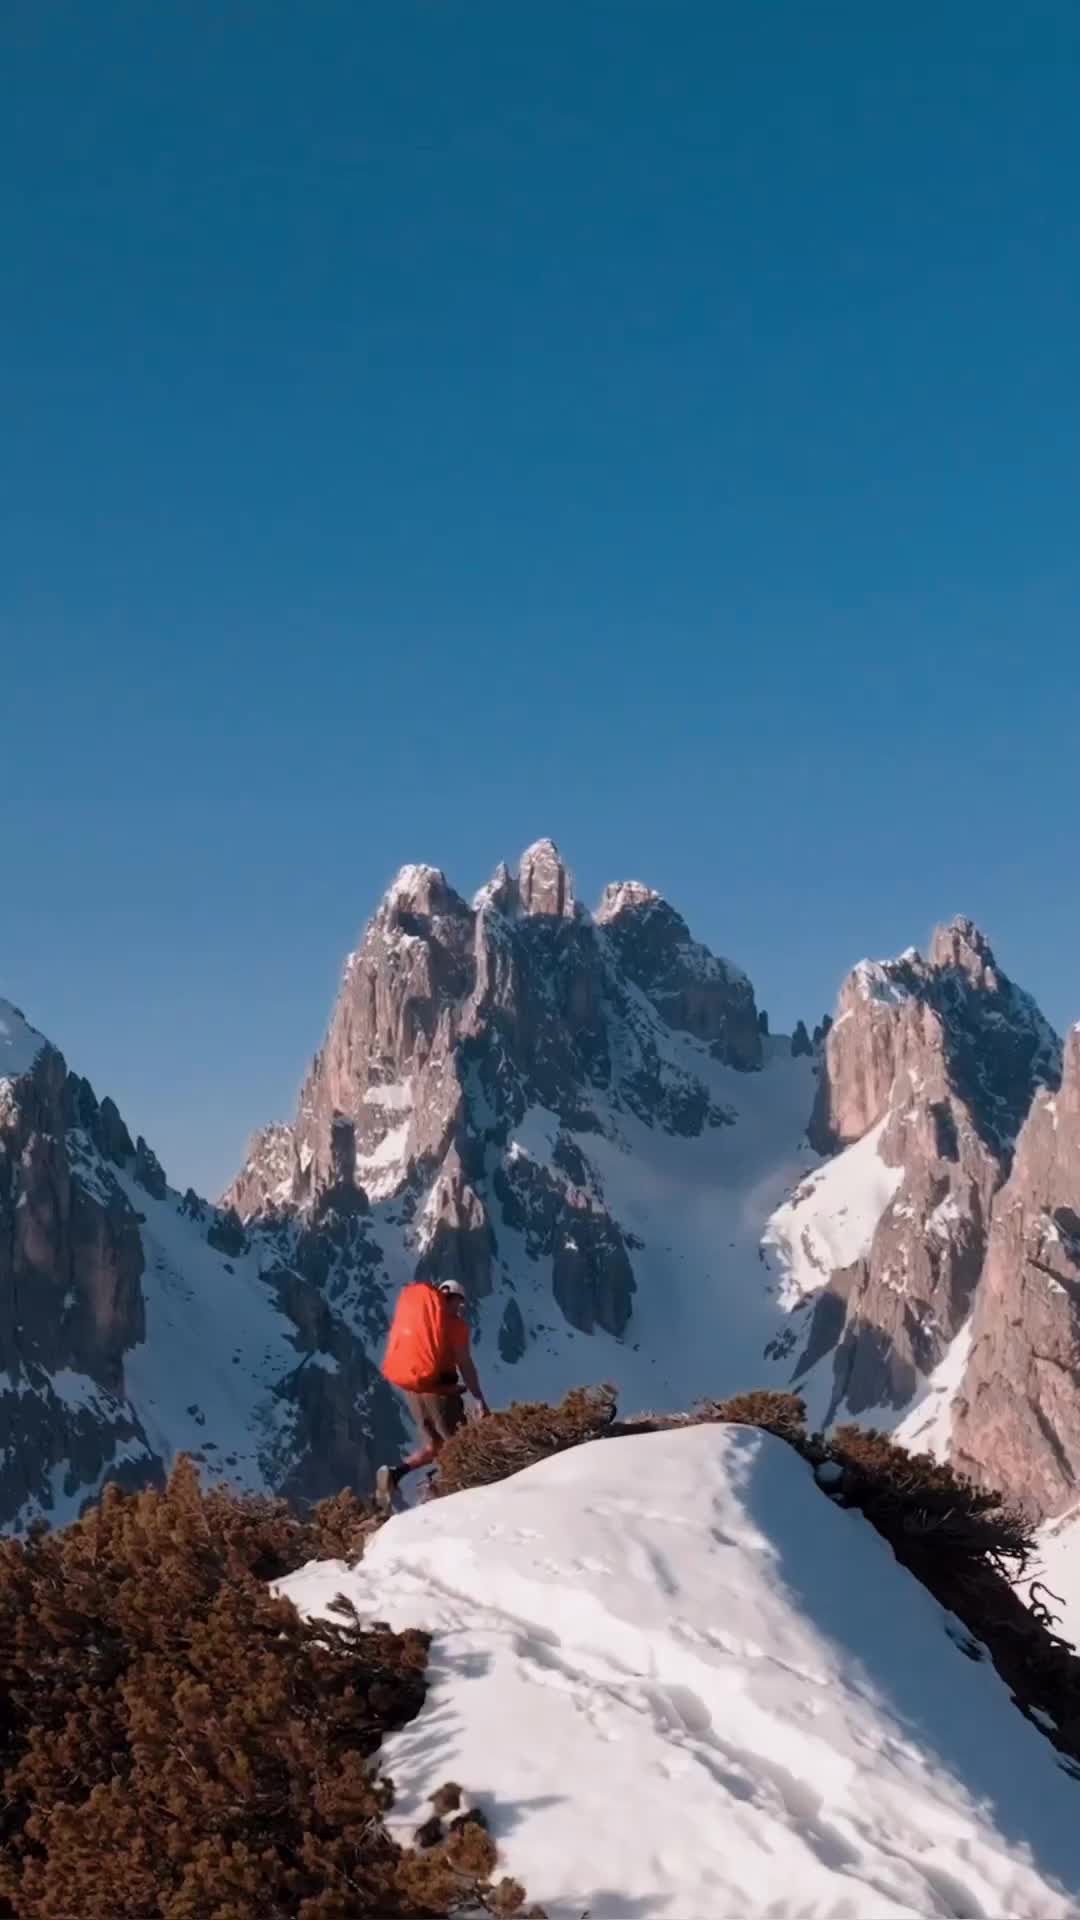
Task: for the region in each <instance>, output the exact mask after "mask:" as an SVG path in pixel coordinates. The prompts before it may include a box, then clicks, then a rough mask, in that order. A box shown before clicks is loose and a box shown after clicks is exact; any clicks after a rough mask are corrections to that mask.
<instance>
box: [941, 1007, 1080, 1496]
mask: <svg viewBox="0 0 1080 1920" xmlns="http://www.w3.org/2000/svg"><path fill="white" fill-rule="evenodd" d="M953 1454H954V1458H955V1460H956V1462H957V1464H958V1465H959V1466H961V1467H962V1468H964V1469H965V1470H966V1471H968V1472H971V1473H973V1474H975V1475H976V1476H977V1477H978V1478H981V1479H987V1480H992V1481H994V1482H995V1484H997V1485H999V1486H1003V1487H1005V1488H1006V1489H1007V1491H1008V1492H1009V1493H1011V1494H1012V1495H1013V1497H1014V1498H1015V1499H1016V1500H1018V1501H1020V1502H1021V1503H1023V1504H1024V1505H1025V1506H1026V1507H1028V1509H1029V1510H1031V1511H1034V1512H1036V1513H1038V1514H1039V1515H1056V1514H1059V1513H1061V1512H1063V1511H1064V1510H1065V1509H1066V1508H1068V1507H1071V1506H1072V1505H1074V1504H1075V1502H1076V1500H1077V1499H1078V1498H1080V1027H1074V1028H1073V1029H1072V1031H1071V1033H1070V1034H1069V1036H1068V1042H1067V1046H1066V1052H1065V1068H1064V1074H1063V1077H1062V1081H1061V1086H1060V1089H1059V1090H1057V1091H1056V1092H1055V1091H1053V1090H1052V1089H1050V1088H1045V1089H1043V1090H1040V1092H1039V1093H1038V1094H1037V1095H1036V1097H1035V1101H1034V1104H1033V1105H1032V1108H1031V1112H1030V1114H1029V1116H1028V1119H1027V1121H1026V1123H1025V1125H1024V1128H1023V1130H1022V1132H1021V1134H1020V1138H1019V1141H1018V1142H1017V1147H1016V1155H1015V1158H1014V1161H1013V1166H1012V1172H1011V1174H1010V1176H1009V1179H1008V1181H1007V1182H1006V1184H1005V1185H1004V1186H1003V1188H1002V1189H1001V1192H1000V1193H999V1194H998V1196H997V1199H996V1202H995V1204H994V1212H993V1221H992V1225H991V1230H990V1242H989V1248H988V1251H987V1257H986V1264H985V1270H984V1273H983V1277H982V1280H981V1283H980V1286H979V1293H978V1299H977V1302H976V1307H975V1315H974V1320H973V1324H972V1339H971V1348H970V1355H969V1359H968V1363H967V1367H966V1370H965V1373H964V1376H963V1380H962V1384H961V1389H960V1397H959V1402H958V1406H957V1411H956V1416H955V1419H954V1424H953Z"/></svg>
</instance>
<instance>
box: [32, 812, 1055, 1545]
mask: <svg viewBox="0 0 1080 1920" xmlns="http://www.w3.org/2000/svg"><path fill="white" fill-rule="evenodd" d="M1075 1056H1076V1045H1075V1043H1074V1042H1073V1041H1070V1047H1069V1052H1068V1063H1067V1067H1066V1073H1065V1079H1064V1081H1062V1077H1061V1076H1062V1062H1061V1048H1060V1044H1059V1042H1058V1040H1057V1038H1056V1036H1055V1035H1054V1034H1053V1033H1052V1031H1051V1029H1050V1028H1049V1027H1048V1026H1047V1024H1046V1022H1045V1021H1044V1020H1043V1018H1042V1016H1041V1014H1040V1013H1039V1011H1038V1009H1037V1008H1036V1007H1035V1005H1034V1003H1033V1002H1032V1001H1031V1000H1030V998H1029V997H1028V996H1027V995H1026V994H1024V993H1023V992H1021V991H1020V989H1018V988H1017V987H1015V986H1014V985H1013V984H1012V983H1011V982H1010V981H1009V980H1008V979H1007V977H1006V976H1005V975H1004V974H1003V973H1002V972H1001V970H1000V969H999V968H998V966H997V964H996V962H995V960H994V956H993V954H992V952H991V950H990V948H989V945H988V944H987V942H986V940H985V938H984V937H983V935H982V934H981V933H979V931H978V929H977V928H975V927H974V926H972V925H971V923H970V922H968V921H963V920H959V921H956V922H954V923H953V924H952V925H951V926H950V927H947V928H945V929H943V930H942V931H941V932H939V934H938V935H937V936H936V938H935V941H934V944H933V946H932V948H931V952H930V955H929V957H928V958H926V959H924V958H922V957H921V956H920V955H919V954H917V953H916V952H914V950H911V951H909V952H908V953H907V954H905V955H903V956H901V958H900V959H899V960H896V961H889V962H883V963H871V962H863V963H861V964H860V966H858V967H857V968H856V969H855V971H854V972H853V974H852V975H851V976H850V978H849V980H848V982H847V983H846V985H845V987H844V989H843V991H842V993H841V996H840V1001H839V1004H838V1008H837V1013H836V1017H835V1019H834V1020H833V1021H832V1022H831V1023H830V1022H829V1021H822V1022H821V1024H820V1025H819V1026H818V1027H817V1028H816V1029H815V1030H814V1034H813V1036H811V1035H810V1034H809V1033H808V1032H807V1030H806V1028H805V1027H804V1026H803V1023H802V1022H800V1023H799V1027H798V1029H797V1030H796V1034H795V1035H794V1036H793V1037H792V1038H791V1039H788V1038H787V1037H785V1036H775V1035H770V1034H769V1033H768V1022H767V1019H766V1018H765V1016H764V1015H763V1014H762V1013H760V1012H759V1009H758V1007H757V1005H756V1002H755V997H754V992H753V988H752V987H751V985H750V982H749V981H748V980H747V978H746V976H745V975H744V974H743V973H742V972H741V971H740V970H739V968H738V967H736V966H735V965H733V964H732V963H731V962H730V961H727V960H722V959H719V958H717V957H716V956H715V955H713V954H711V953H710V952H709V951H708V950H707V949H706V948H705V947H703V946H702V945H700V944H699V943H698V942H697V941H695V940H694V939H693V938H692V936H691V934H690V932H689V929H688V928H687V926H686V923H685V922H684V921H683V920H682V919H681V917H680V916H679V914H678V913H677V912H676V910H675V909H674V908H673V907H672V906H671V905H669V904H668V903H667V902H666V901H665V900H663V899H662V898H661V897H660V896H659V895H657V894H656V893H654V892H653V891H652V890H651V889H650V888H648V887H646V886H644V885H642V884H640V883H639V882H636V881H632V882H623V883H621V884H618V885H615V886H611V887H609V888H608V889H607V891H606V892H605V894H604V896H603V899H602V900H601V902H600V905H599V907H598V908H597V910H596V911H595V913H589V912H587V911H586V910H585V909H584V908H583V907H582V906H581V905H580V904H579V903H578V902H577V901H576V899H575V896H574V888H573V883H572V879H571V876H570V874H569V872H568V869H567V868H566V866H565V864H564V863H563V861H562V859H561V858H560V856H559V854H558V852H557V850H556V849H555V847H554V846H553V845H552V844H551V842H550V841H541V842H539V843H537V845H535V846H533V847H530V848H529V849H528V850H527V852H526V853H525V854H524V855H523V856H522V858H521V861H520V863H519V865H518V868H517V871H516V872H511V871H510V870H509V869H508V868H507V867H505V866H502V867H500V868H499V869H498V871H497V872H496V873H495V875H494V876H493V878H492V879H491V881H490V882H489V883H488V884H487V885H486V886H485V887H483V888H481V890H480V892H479V893H478V894H477V896H476V897H475V899H474V900H472V901H471V902H468V901H466V900H465V899H463V898H462V896H461V895H459V894H458V893H456V892H455V891H454V889H453V888H452V887H451V886H450V884H449V882H448V881H447V879H446V877H445V876H444V875H443V874H442V873H441V872H440V871H439V870H438V869H436V868H433V867H425V866H412V867H406V868H403V869H402V871H401V872H400V873H399V874H398V876H397V878H396V880H395V881H394V883H393V885H392V886H391V887H390V888H389V890H388V892H387V894H386V896H385V898H384V899H383V901H382V902H381V904H380V905H379V907H378V909H377V911H376V913H375V915H374V917H373V919H372V920H371V922H370V924H369V926H368V928H367V930H366V933H365V935H364V938H363V940H362V942H361V944H360V946H359V947H358V948H357V950H356V952H355V953H353V954H352V955H351V956H350V957H349V959H348V961H347V962H346V966H345V971H344V976H343V980H342V985H341V990H340V994H339V996H338V1000H337V1004H336V1006H335V1008H334V1010H333V1013H332V1016H331V1020H330V1025H329V1028H328V1031H327V1035H326V1039H325V1042H324V1044H323V1046H322V1048H321V1049H320V1051H319V1053H318V1054H317V1056H316V1057H315V1059H314V1061H313V1063H312V1066H311V1070H310V1072H309V1074H308V1076H307V1079H306V1081H305V1084H304V1087H303V1090H302V1093H301V1097H300V1102H299V1106H298V1110H297V1113H296V1116H295V1118H294V1120H293V1121H292V1122H291V1124H276V1125H274V1126H271V1127H268V1128H266V1129H264V1130H263V1131H262V1132H261V1133H260V1134H258V1135H257V1136H256V1138H255V1139H254V1141H253V1142H252V1145H251V1149H250V1151H249V1154H248V1157H247V1159H246V1161H245V1164H244V1166H243V1167H242V1168H241V1170H240V1172H239V1173H238V1175H237V1176H236V1179H235V1180H234V1181H233V1183H232V1185H231V1186H230V1188H229V1190H228V1192H227V1194H226V1195H225V1196H224V1199H223V1202H222V1205H221V1206H220V1207H212V1206H209V1205H208V1204H207V1203H206V1202H204V1201H202V1200H200V1199H199V1198H198V1197H197V1196H196V1195H194V1194H192V1193H191V1192H190V1191H189V1192H188V1193H187V1194H184V1195H180V1194H179V1193H177V1192H174V1191H173V1190H171V1189H170V1188H169V1187H168V1185H167V1183H166V1180H165V1175H164V1173H163V1172H162V1170H161V1168H160V1166H159V1165H158V1163H157V1161H156V1159H155V1158H154V1155H153V1153H152V1152H151V1150H150V1149H149V1147H147V1145H146V1143H145V1142H144V1141H143V1140H141V1139H136V1140H135V1141H133V1140H132V1138H131V1136H130V1134H129V1133H128V1130H127V1128H126V1126H125V1125H124V1122H123V1120H122V1119H121V1117H120V1115H119V1114H118V1112H117V1110H116V1108H115V1106H114V1105H113V1104H112V1102H111V1101H109V1100H103V1101H101V1102H100V1104H99V1102H98V1101H97V1100H96V1098H95V1096H94V1095H93V1093H92V1091H91V1090H90V1088H89V1087H88V1085H87V1083H86V1082H85V1081H82V1080H79V1079H78V1078H77V1076H75V1075H74V1074H70V1073H68V1071H67V1069H66V1066H65V1063H64V1061H63V1059H62V1057H61V1056H60V1054H59V1053H58V1052H57V1051H56V1050H55V1048H53V1047H52V1046H50V1045H49V1044H48V1043H47V1042H46V1041H44V1040H43V1039H42V1037H41V1036H40V1035H38V1034H35V1033H34V1032H33V1031H32V1029H30V1028H29V1027H28V1026H27V1024H26V1022H25V1021H24V1020H23V1019H22V1017H21V1016H19V1015H17V1014H16V1013H15V1011H14V1010H13V1009H11V1008H8V1007H6V1006H4V1005H0V1422H2V1437H3V1440H4V1443H5V1452H4V1455H3V1465H2V1466H0V1520H3V1521H4V1522H6V1523H8V1524H11V1523H13V1522H14V1523H16V1524H25V1523H26V1522H27V1521H28V1520H29V1519H31V1518H32V1517H33V1516H34V1515H35V1514H37V1513H43V1514H45V1515H46V1516H47V1517H49V1518H50V1519H52V1520H54V1521H55V1520H58V1519H62V1518H63V1517H65V1516H66V1515H67V1514H69V1513H71V1512H73V1511H77V1510H78V1506H79V1504H80V1502H81V1501H82V1500H83V1499H84V1498H86V1497H88V1496H89V1495H90V1494H92V1493H93V1492H94V1491H96V1489H97V1488H98V1487H99V1486H100V1485H101V1484H102V1482H103V1480H105V1479H107V1478H109V1477H121V1478H124V1479H126V1480H128V1481H132V1480H136V1481H137V1480H140V1479H146V1478H154V1477H156V1476H158V1475H160V1473H161V1471H162V1469H163V1466H164V1464H165V1463H166V1462H167V1461H168V1459H169V1458H170V1457H171V1455H172V1454H173V1453H174V1452H175V1451H176V1450H177V1449H179V1448H184V1449H186V1450H188V1451H193V1452H196V1453H197V1454H198V1455H200V1456H201V1458H202V1460H203V1462H204V1464H205V1467H206V1469H207V1471H209V1472H210V1473H211V1474H214V1475H218V1476H221V1477H227V1478H234V1479H236V1480H238V1481H239V1482H240V1483H241V1484H243V1485H247V1486H252V1487H283V1488H285V1489H287V1490H288V1491H290V1492H294V1493H296V1494H298V1495H301V1496H310V1495H316V1494H319V1493H322V1492H325V1491H328V1490H331V1489H334V1488H336V1487H338V1486H340V1485H342V1484H351V1485H353V1486H355V1487H357V1488H358V1489H362V1488H365V1487H367V1486H369V1485H370V1481H371V1475H372V1472H373V1468H374V1465H375V1464H377V1460H378V1458H380V1457H382V1456H383V1455H384V1454H385V1453H387V1452H389V1451H392V1450H395V1449H396V1448H397V1447H398V1446H399V1444H400V1442H401V1438H402V1424H401V1415H400V1412H399V1409H398V1405H397V1401H396V1399H395V1397H394V1396H393V1395H392V1394H391V1393H390V1392H389V1390H388V1389H387V1388H386V1387H385V1386H384V1384H383V1382H382V1380H381V1378H380V1376H379V1374H378V1370H377V1361H378V1356H379V1353H380V1350H381V1346H382V1342H383V1339H384V1337H385V1331H386V1327H387V1324H388V1317H389V1313H390V1310H391V1307H392V1303H393V1299H394V1297H395V1295H396V1293H397V1290H398V1288H399V1287H400V1286H401V1285H402V1284H403V1282H404V1281H406V1280H408V1279H411V1278H412V1277H413V1276H414V1274H417V1273H419V1274H421V1275H428V1276H431V1277H434V1278H441V1277H446V1276H448V1275H454V1276H455V1277H456V1278H458V1279H460V1280H461V1282H462V1284H463V1285H464V1287H465V1289H466V1292H467V1294H468V1297H469V1301H470V1314H471V1317H472V1320H473V1324H474V1329H475V1340H476V1353H477V1360H478V1364H479V1366H480V1369H481V1374H482V1377H483V1378H484V1380H485V1383H486V1385H487V1387H488V1391H489V1396H490V1397H491V1398H492V1399H493V1400H494V1401H500V1400H507V1399H510V1398H519V1399H520V1398H528V1397H537V1396H543V1397H551V1396H553V1395H554V1396H558V1395H560V1394H561V1393H562V1391H563V1390H564V1389H565V1387H566V1386H567V1385H568V1384H571V1383H574V1382H577V1381H583V1380H588V1379H592V1380H598V1379H611V1380H614V1381H615V1382H616V1384H617V1385H618V1386H619V1387H620V1390H621V1393H622V1397H623V1401H624V1404H625V1405H627V1406H635V1405H636V1406H639V1407H645V1406H652V1407H658V1408H670V1407H674V1406H683V1405H685V1404H686V1403H687V1402H688V1401H689V1400H692V1399H693V1398H695V1397H697V1396H701V1395H708V1394H723V1393H727V1392H730V1391H734V1390H738V1389H740V1388H743V1387H747V1386H755V1385H759V1384H768V1385H780V1384H785V1383H787V1382H788V1381H789V1380H791V1379H794V1380H795V1381H796V1382H797V1383H798V1384H799V1386H800V1388H801V1389H803V1390H804V1391H805V1392H806V1394H807V1397H808V1400H809V1402H810V1406H811V1411H812V1414H813V1416H814V1418H816V1419H818V1420H820V1421H826V1420H830V1421H831V1420H835V1419H838V1418H849V1417H858V1418H861V1419H863V1420H865V1421H867V1422H868V1423H870V1424H884V1425H888V1426H891V1427H894V1428H897V1429H898V1431H899V1433H900V1436H901V1437H902V1438H904V1439H906V1440H907V1441H908V1442H909V1443H911V1444H914V1445H919V1446H924V1445H931V1446H933V1447H934V1448H936V1449H938V1450H939V1451H948V1450H949V1449H952V1450H953V1451H954V1452H955V1454H956V1457H957V1458H958V1459H960V1460H961V1461H962V1462H963V1463H964V1464H966V1465H968V1466H969V1467H970V1468H971V1469H972V1470H975V1471H977V1472H980V1473H985V1474H987V1475H988V1476H989V1477H990V1478H1001V1477H1004V1478H1006V1480H1007V1481H1008V1484H1009V1485H1010V1486H1011V1487H1015V1488H1016V1490H1017V1491H1022V1492H1024V1493H1025V1494H1026V1495H1031V1494H1034V1496H1035V1497H1036V1498H1037V1499H1038V1502H1039V1504H1040V1508H1041V1510H1042V1511H1045V1512H1062V1511H1064V1510H1065V1508H1066V1507H1067V1506H1068V1504H1069V1503H1070V1500H1075V1499H1076V1495H1075V1493H1072V1494H1070V1493H1069V1488H1070V1487H1071V1485H1072V1480H1071V1476H1072V1474H1073V1473H1074V1472H1075V1471H1077V1470H1080V1411H1078V1409H1080V1398H1078V1397H1077V1392H1076V1376H1075V1373H1073V1372H1072V1370H1071V1367H1072V1363H1071V1361H1070V1359H1069V1355H1070V1354H1071V1353H1072V1352H1073V1343H1074V1341H1075V1339H1076V1333H1075V1331H1074V1329H1077V1328H1080V1314H1078V1309H1077V1299H1078V1298H1080V1294H1077V1293H1076V1292H1075V1291H1074V1289H1076V1288H1077V1286H1078V1283H1080V1153H1078V1147H1080V1140H1078V1137H1077V1134H1078V1128H1080V1121H1077V1116H1076V1114H1075V1113H1074V1107H1075V1106H1076V1104H1077V1100H1078V1098H1080V1095H1078V1093H1077V1087H1078V1083H1080V1066H1078V1062H1077V1059H1076V1057H1075ZM1070 1102H1072V1104H1071V1105H1070ZM1074 1223H1075V1225H1076V1232H1075V1233H1074V1231H1073V1226H1074ZM1054 1236H1056V1237H1054ZM1044 1256H1045V1257H1044ZM1033 1259H1034V1262H1035V1263H1036V1264H1033ZM1018 1263H1019V1264H1018ZM1038 1263H1041V1264H1038ZM1047 1268H1049V1269H1051V1271H1050V1272H1049V1273H1047V1272H1046V1271H1045V1269H1047ZM1055 1288H1057V1289H1058V1291H1055V1290H1054V1289H1055ZM995 1303H997V1304H995Z"/></svg>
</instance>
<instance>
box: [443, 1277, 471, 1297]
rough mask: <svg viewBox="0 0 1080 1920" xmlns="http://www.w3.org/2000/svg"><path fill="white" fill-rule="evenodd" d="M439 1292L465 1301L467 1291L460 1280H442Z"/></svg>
mask: <svg viewBox="0 0 1080 1920" xmlns="http://www.w3.org/2000/svg"><path fill="white" fill-rule="evenodd" d="M439 1292H440V1293H450V1294H453V1296H454V1298H455V1300H464V1298H465V1289H464V1287H463V1286H462V1284H461V1281H460V1280H440V1282H439Z"/></svg>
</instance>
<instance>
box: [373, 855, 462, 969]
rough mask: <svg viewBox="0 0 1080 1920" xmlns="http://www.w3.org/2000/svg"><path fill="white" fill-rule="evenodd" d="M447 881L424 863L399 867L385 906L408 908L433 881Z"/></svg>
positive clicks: (387, 892) (384, 898)
mask: <svg viewBox="0 0 1080 1920" xmlns="http://www.w3.org/2000/svg"><path fill="white" fill-rule="evenodd" d="M445 879H446V876H445V875H444V874H443V873H442V871H441V869H440V868H438V867H429V866H427V865H425V864H424V863H423V862H420V863H419V864H415V863H410V864H408V865H406V866H404V867H399V868H398V870H397V873H396V874H395V875H394V878H393V880H391V882H390V885H389V886H388V887H387V889H386V893H385V894H384V896H383V902H384V905H386V906H388V907H400V906H407V905H408V904H409V902H410V901H412V900H415V899H416V896H417V894H419V893H423V892H424V891H425V890H426V888H427V887H429V886H430V885H431V884H432V882H433V881H434V882H438V883H441V884H443V885H445ZM353 957H355V956H353Z"/></svg>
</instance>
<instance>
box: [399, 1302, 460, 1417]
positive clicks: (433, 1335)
mask: <svg viewBox="0 0 1080 1920" xmlns="http://www.w3.org/2000/svg"><path fill="white" fill-rule="evenodd" d="M382 1370H383V1374H384V1376H385V1378H386V1379H387V1380H389V1382H390V1384H391V1386H394V1387H401V1388H402V1389H403V1391H404V1392H406V1393H431V1392H433V1391H434V1389H435V1388H436V1387H438V1386H440V1385H445V1384H446V1382H447V1380H448V1378H450V1377H451V1376H452V1375H453V1374H454V1373H455V1371H456V1355H455V1352H454V1346H453V1335H452V1333H451V1330H450V1315H449V1313H448V1311H447V1306H446V1302H445V1300H444V1299H443V1297H442V1294H441V1293H438V1292H437V1291H436V1289H435V1288H434V1287H428V1286H425V1285H424V1283H423V1281H420V1280H416V1281H414V1282H413V1283H412V1285H411V1286H408V1287H405V1288H403V1289H402V1292H401V1294H400V1295H399V1297H398V1303H397V1307H396V1308H395V1311H394V1323H393V1325H392V1327H391V1328H390V1338H389V1340H388V1341H387V1343H386V1356H385V1358H384V1360H383V1364H382Z"/></svg>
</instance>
